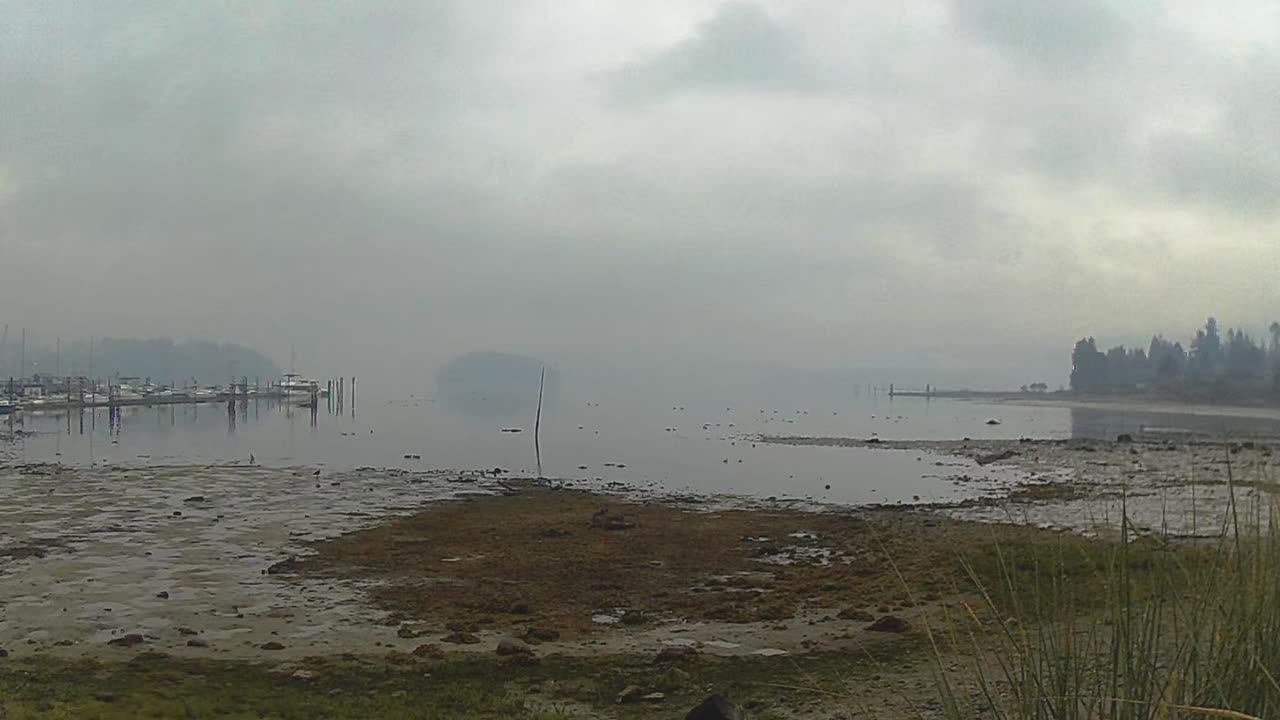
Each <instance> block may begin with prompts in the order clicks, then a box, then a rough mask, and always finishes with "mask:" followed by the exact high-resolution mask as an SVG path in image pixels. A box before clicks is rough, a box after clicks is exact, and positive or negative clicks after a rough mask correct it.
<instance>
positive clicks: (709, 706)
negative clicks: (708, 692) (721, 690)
mask: <svg viewBox="0 0 1280 720" xmlns="http://www.w3.org/2000/svg"><path fill="white" fill-rule="evenodd" d="M684 720H742V714H741V713H740V712H738V709H737V708H736V707H734V706H733V705H730V704H729V701H728V700H725V699H724V696H723V695H712V696H711V697H709V698H707V699H706V700H703V701H702V704H701V705H699V706H698V707H696V708H694V709H692V710H690V711H689V714H688V715H685V716H684Z"/></svg>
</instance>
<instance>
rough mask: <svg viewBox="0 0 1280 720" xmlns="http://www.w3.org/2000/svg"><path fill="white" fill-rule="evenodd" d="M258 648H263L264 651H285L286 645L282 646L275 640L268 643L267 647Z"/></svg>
mask: <svg viewBox="0 0 1280 720" xmlns="http://www.w3.org/2000/svg"><path fill="white" fill-rule="evenodd" d="M258 647H260V648H262V649H263V650H283V649H284V645H281V644H280V643H278V642H276V641H275V640H272V641H271V642H269V643H266V644H265V645H259V646H258Z"/></svg>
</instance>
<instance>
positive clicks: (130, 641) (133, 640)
mask: <svg viewBox="0 0 1280 720" xmlns="http://www.w3.org/2000/svg"><path fill="white" fill-rule="evenodd" d="M144 642H146V639H145V638H143V637H142V635H141V634H140V633H129V634H128V635H124V636H122V637H118V638H111V639H110V640H108V641H107V644H108V645H112V646H115V647H133V646H134V645H139V644H141V643H144Z"/></svg>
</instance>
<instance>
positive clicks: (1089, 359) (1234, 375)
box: [1071, 318, 1280, 401]
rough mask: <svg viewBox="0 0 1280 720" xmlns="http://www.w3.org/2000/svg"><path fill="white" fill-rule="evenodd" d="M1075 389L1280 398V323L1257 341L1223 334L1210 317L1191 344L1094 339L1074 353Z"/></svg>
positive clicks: (1233, 331)
mask: <svg viewBox="0 0 1280 720" xmlns="http://www.w3.org/2000/svg"><path fill="white" fill-rule="evenodd" d="M1071 389H1072V390H1075V391H1078V392H1089V393H1123V392H1141V391H1154V392H1158V393H1163V394H1173V395H1179V396H1182V397H1186V398H1188V399H1201V400H1219V401H1220V400H1260V399H1264V398H1265V399H1274V398H1275V397H1276V396H1278V395H1280V322H1273V323H1271V327H1270V337H1269V338H1266V339H1264V340H1255V339H1254V338H1253V337H1251V336H1250V335H1249V334H1248V333H1246V332H1245V331H1243V330H1236V329H1234V328H1232V329H1228V330H1227V332H1226V334H1225V335H1223V334H1222V333H1221V332H1220V330H1219V327H1218V321H1217V320H1215V319H1213V318H1209V320H1208V321H1207V322H1206V323H1205V324H1204V327H1203V328H1200V329H1199V330H1197V331H1196V334H1195V337H1193V338H1192V339H1191V342H1190V345H1189V346H1187V347H1183V345H1182V343H1181V342H1171V341H1169V340H1167V339H1165V338H1164V337H1161V336H1159V335H1157V336H1155V337H1153V338H1151V344H1150V345H1149V346H1148V347H1146V348H1126V347H1124V346H1123V345H1121V346H1118V347H1113V348H1111V349H1109V350H1107V351H1106V352H1103V351H1102V350H1100V349H1099V348H1098V344H1097V342H1096V341H1095V340H1094V339H1093V338H1084V339H1083V340H1080V341H1079V342H1077V343H1076V346H1075V350H1073V351H1072V353H1071Z"/></svg>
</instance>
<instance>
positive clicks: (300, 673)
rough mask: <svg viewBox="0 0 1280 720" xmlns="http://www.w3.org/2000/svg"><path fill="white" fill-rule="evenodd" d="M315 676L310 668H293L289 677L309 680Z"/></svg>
mask: <svg viewBox="0 0 1280 720" xmlns="http://www.w3.org/2000/svg"><path fill="white" fill-rule="evenodd" d="M315 676H316V674H315V673H314V672H312V671H311V670H294V671H293V674H292V675H290V676H289V677H291V678H293V679H294V680H311V679H312V678H314V677H315Z"/></svg>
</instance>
